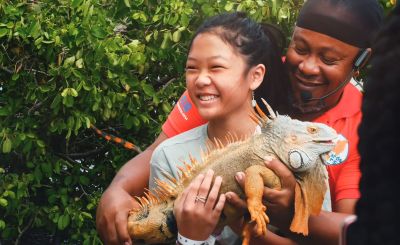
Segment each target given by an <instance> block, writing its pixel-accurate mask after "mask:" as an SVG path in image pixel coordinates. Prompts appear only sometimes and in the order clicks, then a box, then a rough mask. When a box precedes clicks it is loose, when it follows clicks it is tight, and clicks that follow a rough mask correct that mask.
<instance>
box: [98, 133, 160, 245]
mask: <svg viewBox="0 0 400 245" xmlns="http://www.w3.org/2000/svg"><path fill="white" fill-rule="evenodd" d="M167 138H168V137H167V135H166V134H165V133H164V132H161V133H160V135H159V136H158V137H157V139H156V140H155V141H154V143H153V144H151V145H150V146H149V147H147V149H146V150H144V151H143V152H142V153H140V154H139V155H137V156H136V157H134V158H132V159H131V160H129V161H128V162H127V163H125V165H124V166H122V168H121V169H120V170H119V171H118V173H117V174H116V175H115V177H114V179H113V181H112V182H111V184H110V185H109V187H108V188H107V189H106V190H105V192H104V193H103V195H102V196H101V199H100V201H99V204H98V207H97V212H96V227H97V231H98V233H99V235H100V238H101V239H102V241H103V242H104V243H105V244H124V243H128V244H132V242H131V239H130V237H129V235H128V227H127V222H128V213H129V211H130V210H131V209H133V208H135V207H139V206H138V204H137V202H136V200H135V199H134V198H133V196H134V195H137V196H140V195H141V194H143V192H144V188H146V187H147V185H148V181H149V173H150V159H151V155H152V153H153V151H154V149H155V148H156V147H157V146H158V145H159V144H160V143H161V142H162V141H164V140H165V139H167Z"/></svg>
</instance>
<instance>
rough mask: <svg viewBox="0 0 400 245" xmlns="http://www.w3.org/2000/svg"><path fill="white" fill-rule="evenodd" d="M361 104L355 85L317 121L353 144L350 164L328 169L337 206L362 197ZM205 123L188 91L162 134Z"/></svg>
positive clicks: (174, 110) (173, 134) (171, 134)
mask: <svg viewBox="0 0 400 245" xmlns="http://www.w3.org/2000/svg"><path fill="white" fill-rule="evenodd" d="M361 101H362V94H361V93H360V92H359V91H358V90H357V88H355V87H354V85H352V84H348V85H346V87H345V89H344V92H343V95H342V98H341V100H340V102H339V104H337V105H336V106H335V107H334V108H332V109H330V110H329V111H327V112H325V113H324V114H323V115H321V116H320V117H319V118H317V119H315V120H314V121H315V122H321V123H324V124H327V125H329V126H331V127H333V128H334V129H335V130H336V131H337V132H338V133H340V134H342V135H344V136H345V137H346V138H347V140H348V141H349V156H348V158H347V160H346V161H345V162H344V163H342V164H339V165H336V166H328V173H329V186H330V190H331V197H332V202H333V203H335V202H337V201H338V200H341V199H346V198H350V199H357V198H359V197H360V192H359V180H360V177H361V172H360V169H359V164H360V155H359V153H358V149H357V144H358V132H357V129H358V126H359V124H360V122H361ZM204 123H206V121H205V120H204V119H202V118H201V117H200V115H199V114H198V111H197V109H196V108H195V106H194V105H193V104H192V101H191V100H190V98H189V95H188V93H187V91H185V93H184V94H183V95H182V97H181V98H180V99H179V101H178V103H177V104H176V105H175V107H174V109H173V110H172V112H171V114H170V115H169V116H168V119H167V121H166V122H165V123H164V125H163V127H162V130H163V132H164V133H165V134H166V135H167V136H168V137H172V136H175V135H177V134H180V133H182V132H185V131H187V130H189V129H192V128H194V127H197V126H200V125H202V124H204Z"/></svg>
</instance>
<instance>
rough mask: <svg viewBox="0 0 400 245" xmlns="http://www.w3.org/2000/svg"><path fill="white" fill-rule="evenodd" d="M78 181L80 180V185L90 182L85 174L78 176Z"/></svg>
mask: <svg viewBox="0 0 400 245" xmlns="http://www.w3.org/2000/svg"><path fill="white" fill-rule="evenodd" d="M79 182H80V183H81V184H82V185H88V184H89V183H90V180H89V178H88V177H86V176H79Z"/></svg>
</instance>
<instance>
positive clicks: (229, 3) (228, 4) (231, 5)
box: [224, 2, 233, 12]
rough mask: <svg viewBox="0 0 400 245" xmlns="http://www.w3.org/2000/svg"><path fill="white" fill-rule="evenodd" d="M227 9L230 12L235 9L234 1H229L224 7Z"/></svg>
mask: <svg viewBox="0 0 400 245" xmlns="http://www.w3.org/2000/svg"><path fill="white" fill-rule="evenodd" d="M224 9H225V11H227V12H229V11H231V10H232V9H233V3H232V2H228V3H227V4H226V5H225V7H224Z"/></svg>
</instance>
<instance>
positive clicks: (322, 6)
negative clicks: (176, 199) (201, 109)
mask: <svg viewBox="0 0 400 245" xmlns="http://www.w3.org/2000/svg"><path fill="white" fill-rule="evenodd" d="M327 10H329V11H327ZM381 19H382V12H381V8H380V6H379V4H378V3H377V2H376V1H375V0H347V1H338V0H308V1H307V2H306V4H305V5H304V6H303V8H302V10H301V12H300V15H299V19H298V21H297V24H296V27H295V29H294V33H293V37H292V41H291V43H290V45H289V48H288V51H287V54H286V65H287V70H288V74H289V78H290V81H291V87H292V94H291V96H290V98H288V104H289V105H290V108H291V110H290V113H289V114H290V115H291V116H292V117H295V118H298V119H300V120H308V121H317V122H323V123H326V124H327V125H329V126H332V127H333V128H335V129H336V130H337V131H338V132H339V133H341V134H343V135H344V136H345V137H346V138H347V139H348V140H349V148H348V151H349V157H348V159H347V160H346V162H345V163H343V164H341V165H338V166H329V167H328V172H329V177H330V189H331V193H332V204H333V211H334V213H325V212H323V213H321V214H320V215H319V216H317V217H311V218H310V221H309V226H310V227H309V230H310V236H309V237H306V238H305V237H301V236H298V235H296V234H292V233H290V232H289V231H288V227H289V225H288V224H290V220H291V217H292V208H293V195H294V194H293V193H294V183H295V179H294V177H293V175H292V174H291V173H290V171H289V170H288V169H287V168H286V167H284V165H283V164H282V163H280V162H279V161H277V160H273V161H271V162H269V163H268V166H269V167H270V168H272V169H273V170H274V171H275V173H276V174H277V175H278V176H279V177H281V181H282V190H281V191H277V190H270V189H266V190H265V191H264V197H265V199H266V200H268V201H269V202H270V203H272V204H273V205H271V206H270V207H269V209H268V210H269V211H270V213H269V215H270V217H271V223H272V224H274V225H276V226H277V227H279V228H280V229H281V230H282V231H283V232H284V233H285V235H286V236H288V237H289V238H292V239H293V240H295V241H297V242H303V241H309V242H314V243H319V242H322V241H323V242H324V243H332V244H337V241H338V238H339V236H338V232H339V230H340V229H339V227H340V224H341V222H342V220H343V218H344V217H346V216H347V215H345V214H346V213H347V214H349V213H354V206H355V203H356V201H357V199H358V198H359V196H360V194H359V191H358V181H359V178H360V171H359V160H360V157H359V154H358V151H357V143H358V136H357V127H358V125H359V123H360V120H361V112H360V107H361V106H360V105H361V99H362V96H361V93H360V92H359V91H358V90H357V89H356V88H355V87H354V86H353V85H352V84H349V83H348V82H349V81H350V79H351V77H352V76H355V75H356V73H357V72H358V69H359V68H360V67H361V66H362V65H363V64H364V63H365V62H366V60H367V59H368V56H369V54H370V52H371V50H370V49H369V47H370V44H369V41H370V39H371V36H372V34H373V32H374V31H375V30H376V29H377V28H378V27H379V25H380V23H381ZM267 99H268V98H267ZM203 123H205V121H204V120H203V119H201V118H200V117H199V116H198V114H197V112H196V108H195V107H194V106H193V104H192V103H191V101H190V98H189V96H187V94H186V93H185V94H183V95H182V97H181V99H180V100H179V101H178V103H177V105H176V106H175V108H174V110H173V112H172V113H171V114H170V116H169V118H168V120H167V122H166V123H165V124H164V125H163V132H162V133H161V134H160V135H159V137H158V138H157V139H156V141H155V142H154V143H153V144H152V145H151V146H149V147H148V148H147V149H146V150H145V151H144V152H143V153H142V154H140V155H138V156H136V157H135V158H134V159H132V160H130V161H129V162H128V163H127V164H125V165H124V166H123V167H122V168H121V170H120V171H119V172H118V174H117V175H116V177H115V178H114V180H113V182H112V183H111V184H110V186H109V188H108V189H107V190H106V191H105V193H104V194H103V196H102V198H101V200H100V203H99V207H98V210H97V217H96V222H97V229H98V231H99V233H100V236H101V238H102V239H103V241H105V242H106V243H109V244H121V243H124V242H125V243H127V244H130V242H131V241H130V238H129V236H128V233H127V228H126V226H127V213H128V211H129V210H130V209H132V208H133V207H135V205H137V204H136V203H135V201H134V199H133V198H132V197H131V195H140V194H141V193H142V192H143V188H144V187H145V186H147V181H148V176H149V160H150V157H151V154H152V151H153V150H154V148H155V147H156V146H157V145H158V144H159V143H160V142H162V141H163V140H165V139H166V138H168V137H172V136H173V135H175V134H178V133H181V132H184V131H186V130H187V129H190V128H193V127H195V126H199V125H201V124H203ZM243 177H244V176H243V174H241V173H239V174H238V175H237V179H238V181H239V182H241V181H243ZM227 197H228V200H229V197H230V198H231V202H233V203H237V204H240V200H238V199H237V196H235V195H234V194H233V193H228V194H227Z"/></svg>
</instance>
